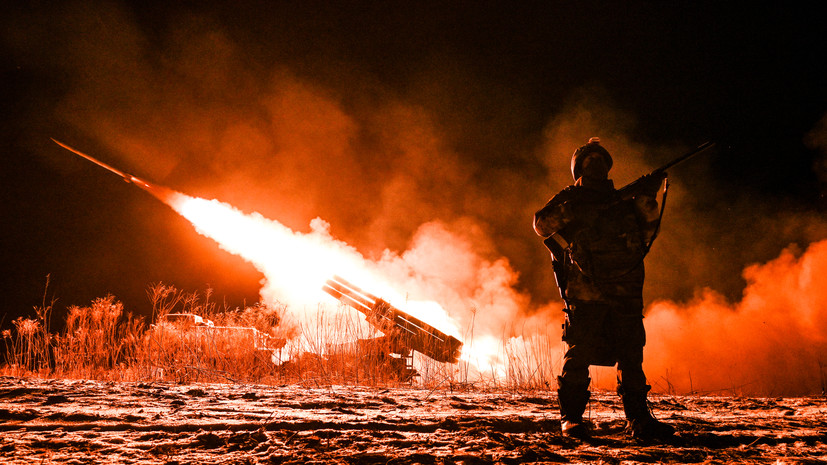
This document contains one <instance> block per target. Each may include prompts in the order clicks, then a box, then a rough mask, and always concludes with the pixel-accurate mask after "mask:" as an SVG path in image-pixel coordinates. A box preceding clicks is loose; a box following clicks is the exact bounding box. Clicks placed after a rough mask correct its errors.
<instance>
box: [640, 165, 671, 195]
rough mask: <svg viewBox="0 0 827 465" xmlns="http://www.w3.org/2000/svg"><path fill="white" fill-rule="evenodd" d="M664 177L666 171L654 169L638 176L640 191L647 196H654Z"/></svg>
mask: <svg viewBox="0 0 827 465" xmlns="http://www.w3.org/2000/svg"><path fill="white" fill-rule="evenodd" d="M664 179H666V173H665V172H663V171H656V172H654V173H649V174H646V175H644V176H643V177H641V178H640V185H641V189H640V190H641V192H642V193H643V194H646V195H649V196H654V195H655V194H657V192H658V190H659V189H660V186H661V185H663V180H664Z"/></svg>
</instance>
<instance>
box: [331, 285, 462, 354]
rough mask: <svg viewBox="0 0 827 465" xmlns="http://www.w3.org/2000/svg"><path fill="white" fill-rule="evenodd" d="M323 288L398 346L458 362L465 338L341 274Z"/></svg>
mask: <svg viewBox="0 0 827 465" xmlns="http://www.w3.org/2000/svg"><path fill="white" fill-rule="evenodd" d="M322 289H323V290H324V291H325V292H327V293H328V294H330V295H331V296H333V297H334V298H336V299H338V300H339V301H341V302H342V303H344V304H347V305H349V306H350V307H353V308H354V309H356V310H358V311H360V312H362V313H363V314H364V315H365V319H366V320H367V322H368V323H370V324H371V325H372V326H373V327H374V328H376V329H378V330H379V331H381V332H382V333H383V334H384V335H385V337H387V338H389V339H392V340H393V341H394V345H395V346H400V347H404V348H406V349H408V350H415V351H417V352H420V353H422V354H423V355H426V356H428V357H430V358H432V359H434V360H436V361H438V362H446V363H457V361H459V356H460V349H461V347H462V342H461V341H460V340H458V339H457V338H455V337H453V336H449V335H447V334H445V333H443V332H442V331H440V330H438V329H436V328H434V327H433V326H431V325H429V324H428V323H425V322H424V321H422V320H420V319H418V318H416V317H413V316H411V315H409V314H407V313H405V312H403V311H402V310H400V309H398V308H396V307H394V306H393V305H391V304H389V303H387V302H385V301H384V300H382V299H380V298H379V297H376V296H375V295H373V294H370V293H368V292H365V291H364V290H362V289H361V288H359V287H358V286H356V285H354V284H352V283H350V282H348V281H347V280H345V279H344V278H342V277H340V276H334V277H333V278H332V279H328V280H327V282H325V284H324V286H323V287H322Z"/></svg>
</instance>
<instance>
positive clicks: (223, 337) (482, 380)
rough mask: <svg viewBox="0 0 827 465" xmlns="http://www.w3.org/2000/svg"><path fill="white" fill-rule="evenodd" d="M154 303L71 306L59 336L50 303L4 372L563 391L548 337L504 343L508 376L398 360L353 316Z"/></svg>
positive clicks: (345, 311) (206, 300)
mask: <svg viewBox="0 0 827 465" xmlns="http://www.w3.org/2000/svg"><path fill="white" fill-rule="evenodd" d="M47 284H48V283H47ZM147 295H148V298H149V300H150V302H151V303H152V316H151V321H152V324H147V323H146V322H145V321H144V319H143V318H141V317H135V316H133V315H132V314H131V313H129V312H125V311H124V308H123V305H122V304H121V303H120V302H118V301H117V300H116V299H115V298H114V297H113V296H111V295H110V296H106V297H103V298H99V299H96V300H95V301H93V302H92V303H91V305H89V306H85V307H77V306H73V307H70V308H69V309H68V314H67V317H66V321H65V325H64V328H63V330H62V331H61V332H60V333H58V334H52V332H51V331H50V319H51V314H52V307H53V302H52V303H51V304H47V303H46V301H45V298H44V302H43V304H42V305H41V306H39V307H36V308H35V316H34V318H18V319H17V320H15V321H14V322H13V326H14V327H13V328H12V329H10V330H7V331H4V332H3V338H4V340H5V342H6V354H5V363H4V364H3V366H2V367H0V373H3V374H7V375H11V376H30V375H35V376H41V377H61V378H85V379H96V380H122V381H148V380H166V381H173V382H179V383H190V382H233V383H247V382H254V383H265V384H267V383H270V384H285V383H298V384H303V385H307V386H329V385H334V384H350V385H366V386H387V385H398V384H402V383H406V384H407V383H411V384H417V385H420V386H423V387H426V388H438V387H447V388H451V389H455V390H463V389H482V390H494V389H498V390H501V389H507V390H516V391H521V390H546V389H549V388H551V387H553V386H555V382H554V379H555V374H554V365H555V363H556V364H559V360H558V359H559V355H560V354H559V353H555V349H554V347H556V346H554V345H553V344H552V343H551V342H550V341H548V340H547V338H546V340H541V339H542V338H537V337H535V338H534V339H533V340H531V341H530V343H527V341H526V340H525V339H523V338H517V339H514V338H503V342H502V347H501V348H500V351H501V358H504V359H505V362H506V364H505V366H507V369H504V370H498V371H492V372H485V373H481V372H479V371H477V370H475V369H474V368H473V366H471V365H470V364H469V363H468V362H466V361H460V362H459V363H457V364H448V363H441V362H436V361H434V360H432V359H430V358H428V357H426V356H423V355H421V354H419V353H417V352H414V353H413V357H412V358H411V359H410V360H406V359H405V358H404V357H403V358H398V357H396V356H388V353H394V352H396V353H398V352H402V353H404V352H405V351H404V350H399V348H395V347H392V341H389V340H387V339H385V338H381V337H379V336H381V333H378V332H377V331H376V330H375V329H374V328H373V327H372V326H370V325H368V324H367V323H366V322H365V321H364V318H363V317H362V315H361V314H360V313H358V312H356V311H355V310H352V309H350V308H349V307H342V306H340V307H337V308H334V309H329V308H327V309H326V308H324V307H320V308H318V309H317V311H316V312H315V316H314V318H315V319H314V320H313V321H311V322H304V323H295V322H290V321H288V319H287V318H286V308H285V307H284V306H282V305H275V306H268V305H264V304H261V303H258V304H255V305H252V306H248V307H245V308H234V309H231V308H227V307H226V306H224V307H221V306H218V305H217V304H216V303H215V302H214V301H212V300H211V297H212V296H211V292H210V291H209V290H207V291H206V292H204V293H202V294H200V293H196V292H185V291H182V290H179V289H176V288H175V287H172V286H166V285H163V284H160V283H159V284H155V285H153V286H151V287H150V288H149V290H148V292H147ZM171 314H194V315H199V316H201V317H202V318H204V319H205V320H210V321H212V322H213V325H212V326H207V325H194V324H192V322H189V323H187V322H181V321H178V322H176V321H167V320H168V315H171ZM473 331H474V328H473V322H471V324H470V326H469V328H468V329H467V331H466V335H465V338H466V339H471V338H473ZM377 338H378V339H377ZM409 363H411V364H412V365H409ZM411 370H414V371H411ZM413 373H415V375H414V376H413V377H411V376H410V375H411V374H413Z"/></svg>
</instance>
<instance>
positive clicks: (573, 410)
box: [557, 378, 590, 439]
mask: <svg viewBox="0 0 827 465" xmlns="http://www.w3.org/2000/svg"><path fill="white" fill-rule="evenodd" d="M588 386H589V384H588V379H587V381H586V384H585V385H572V384H571V383H566V382H565V381H563V379H562V378H558V389H557V400H558V401H559V403H560V429H561V431H562V432H563V436H569V437H573V438H580V439H582V438H587V437H589V428H588V426H587V425H586V423H585V422H584V421H583V412H585V411H586V405H588V403H589V397H590V393H589V388H588Z"/></svg>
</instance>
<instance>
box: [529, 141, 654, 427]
mask: <svg viewBox="0 0 827 465" xmlns="http://www.w3.org/2000/svg"><path fill="white" fill-rule="evenodd" d="M593 152H598V153H601V154H604V156H605V157H607V165H608V166H609V167H611V157H610V156H609V154H608V152H606V151H605V149H603V148H602V147H600V146H599V142H597V143H595V142H592V141H590V144H587V145H586V146H583V147H581V148H580V149H578V151H577V152H575V155H574V157H573V159H572V173H573V175H574V176H575V179H576V181H575V183H574V185H572V186H569V187H567V188H566V189H564V190H563V191H562V192H560V193H559V194H557V195H555V196H554V197H553V198H552V199H551V200H550V201H549V202H548V203H547V204H546V205H545V206H544V207H543V208H542V209H540V210H539V211H538V212H537V213H536V214H535V216H534V229H535V231H536V232H537V234H539V235H541V236H543V237H549V236H552V235H555V237H556V238H557V240H558V243H559V244H560V247H561V250H563V253H562V255H563V256H559V257H554V259H555V260H558V261H559V262H561V263H558V266H561V271H562V274H563V275H565V284H564V287H565V289H564V290H565V297H566V301H567V304H568V308H567V311H566V321H565V324H564V326H563V340H564V341H565V342H566V344H567V346H568V350H567V351H566V354H565V359H564V363H563V370H562V373H561V375H560V377H559V378H558V388H559V391H558V394H559V398H560V404H561V405H560V406H561V413H562V417H563V418H562V419H563V422H564V432H565V428H566V422H567V421H568V422H569V424H577V425H579V424H580V423H581V422H582V414H583V411H584V409H585V406H586V404H587V403H588V399H589V391H588V386H589V382H590V379H589V366H590V365H601V366H613V365H615V364H617V379H618V392H619V393H621V395H623V397H624V405H625V404H626V403H627V401H628V402H629V403H635V402H633V400H637V401H638V402H637V404H640V399H641V398H642V399H643V401H642V402H643V405H642V406H641V405H629V406H628V408H627V412H626V413H627V417H629V419H630V420H632V419H633V418H632V417H642V416H647V415H648V416H649V417H650V416H651V415H649V412H648V407H647V406H646V404H645V399H646V392H647V391H648V390H649V386H648V385H647V384H646V376H645V375H644V373H643V368H642V363H643V346H644V344H645V343H646V334H645V331H644V327H643V280H644V266H643V259H644V256H645V254H646V251H647V246H648V245H651V243H650V241H651V240H652V238H653V237H654V235H655V233H656V231H657V227H658V220H659V211H658V205H657V202H656V200H655V195H656V194H657V191H658V190H659V188H660V186H661V184H662V182H663V177H656V178H652V179H651V180H650V181H649V182H647V183H645V186H644V189H642V190H641V191H640V192H639V193H638V194H637V195H635V196H632V197H631V198H626V199H624V198H621V196H620V194H619V193H618V191H617V190H615V188H614V184H613V183H612V181H611V180H609V179H606V180H601V181H594V180H591V181H590V182H588V183H584V178H583V177H582V176H578V175H579V174H580V173H579V170H578V168H579V166H578V163H579V162H580V161H582V158H583V157H585V156H586V155H588V154H589V153H593ZM578 157H579V159H578ZM642 409H645V411H646V412H645V414H644V413H643V412H642ZM645 420H646V421H648V419H645ZM655 421H656V420H655Z"/></svg>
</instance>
